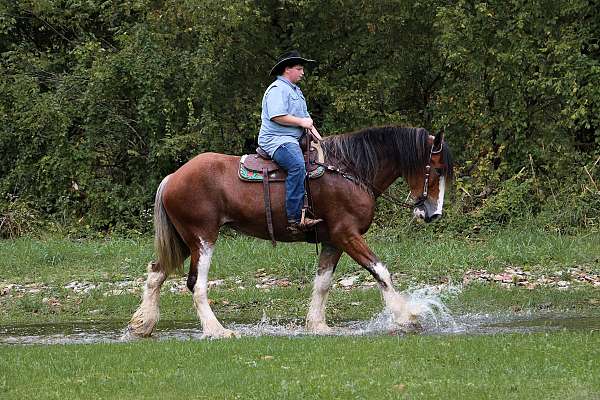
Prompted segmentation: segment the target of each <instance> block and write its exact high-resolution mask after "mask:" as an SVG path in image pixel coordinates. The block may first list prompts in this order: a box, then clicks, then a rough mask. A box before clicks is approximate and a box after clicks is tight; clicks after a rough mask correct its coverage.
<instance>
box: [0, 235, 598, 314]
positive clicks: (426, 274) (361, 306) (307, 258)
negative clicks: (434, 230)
mask: <svg viewBox="0 0 600 400" xmlns="http://www.w3.org/2000/svg"><path fill="white" fill-rule="evenodd" d="M368 241H369V243H370V244H371V245H372V247H373V249H374V250H375V252H376V253H377V254H378V255H379V256H380V258H381V259H382V260H384V262H386V264H387V265H388V266H389V268H390V270H391V271H392V273H394V274H395V284H396V285H397V286H398V287H399V288H400V289H407V288H414V287H419V286H422V285H445V286H447V287H458V288H459V289H460V290H458V291H454V292H452V293H450V291H449V293H447V294H445V302H446V304H447V305H449V306H450V308H451V310H452V311H453V312H494V311H507V310H508V311H511V312H512V311H515V312H518V311H521V310H538V309H544V310H548V309H552V310H560V311H572V312H579V313H594V312H600V311H599V307H600V287H599V286H594V283H593V282H592V281H589V282H587V281H583V282H582V281H580V280H578V278H577V277H576V275H575V274H574V273H572V272H569V271H571V270H573V269H576V270H577V271H579V272H581V271H584V272H585V273H586V274H587V277H590V279H597V277H598V273H599V272H600V250H599V249H600V238H599V237H598V235H579V236H560V235H553V234H548V233H545V232H542V231H533V232H532V231H525V230H511V231H504V232H500V233H499V234H497V235H494V236H487V237H486V236H480V237H475V238H472V237H460V236H453V237H450V236H445V237H431V236H425V235H421V236H417V237H412V238H403V239H402V240H400V239H398V238H396V237H394V236H387V235H383V234H379V235H372V236H370V237H369V238H368ZM0 253H1V254H2V255H3V257H1V258H0V290H2V296H0V309H2V311H3V312H2V313H1V314H0V324H4V325H6V324H11V323H17V322H19V323H27V322H28V321H31V320H35V321H36V322H43V321H48V322H52V321H55V322H60V321H64V320H89V319H116V320H123V321H126V320H127V319H128V318H129V316H130V315H131V313H132V312H133V310H134V309H135V307H136V305H137V303H138V301H139V296H140V294H141V288H142V285H143V277H144V272H145V265H146V264H147V263H148V261H149V260H151V259H152V257H153V255H152V241H151V238H138V239H123V238H112V239H105V240H69V239H65V238H46V239H44V240H39V239H28V238H22V239H18V240H12V241H0ZM316 262H317V256H316V255H315V253H314V247H313V246H311V245H307V244H279V245H278V246H277V248H275V249H273V248H272V247H271V246H270V244H269V243H268V242H265V241H259V240H255V239H251V238H246V237H222V238H221V239H220V240H219V242H218V244H217V248H216V251H215V255H214V258H213V265H212V268H211V274H210V279H211V280H212V281H214V282H215V283H217V285H215V286H214V287H213V288H212V289H211V291H210V297H211V300H212V301H213V308H214V309H215V312H216V313H217V315H218V316H219V317H220V318H222V319H223V320H224V321H225V322H227V321H231V322H248V321H254V320H256V319H259V318H260V316H261V315H262V313H263V312H265V313H267V315H269V316H271V317H281V318H288V319H302V318H304V316H305V313H306V308H307V302H308V298H309V295H310V288H311V282H312V277H313V275H314V271H315V268H316ZM186 269H187V266H186ZM514 269H517V270H519V271H521V273H522V275H521V276H517V275H513V276H512V278H511V276H509V277H508V282H506V281H505V282H501V281H493V280H490V281H482V280H481V279H472V280H470V281H469V282H467V277H469V276H470V275H469V273H470V272H469V271H483V270H485V271H487V272H488V273H489V275H491V276H496V275H493V274H502V273H503V271H506V270H511V271H512V270H514ZM579 272H578V273H579ZM581 273H583V272H581ZM477 274H480V272H477ZM524 274H527V275H524ZM498 276H500V275H498ZM547 277H552V278H553V279H554V281H553V282H550V283H543V282H545V281H544V279H545V280H548V279H547ZM594 277H595V278H594ZM346 278H350V279H351V281H352V284H351V285H349V286H343V285H342V284H341V283H343V282H341V281H342V280H343V279H346ZM513 278H518V279H522V278H523V279H524V278H527V279H528V280H529V281H531V282H533V284H532V285H530V286H532V287H529V288H528V287H527V286H525V285H523V283H524V282H517V281H515V282H512V280H511V279H513ZM469 279H470V278H469ZM503 279H504V278H503ZM536 280H537V281H541V282H542V283H543V284H539V285H537V284H536V282H537V281H536ZM559 280H560V281H561V282H562V283H561V284H564V285H566V286H565V287H559V286H557V285H556V283H557V282H558V281H559ZM184 282H185V279H182V278H180V277H174V278H173V279H171V280H169V281H167V283H166V284H165V285H164V286H163V290H162V304H161V305H162V308H161V311H162V316H163V318H164V319H175V320H181V319H194V318H195V316H194V311H193V309H192V307H191V298H190V295H189V293H188V292H187V291H186V289H185V285H184ZM373 283H374V282H373V281H372V279H371V278H370V276H369V275H368V274H367V273H366V272H364V271H362V269H361V268H360V267H359V266H358V265H357V264H356V263H354V262H353V261H352V260H351V259H349V258H348V257H347V256H343V257H342V260H341V262H340V266H339V268H338V270H337V271H336V284H335V286H334V288H333V290H332V295H331V298H330V303H329V304H330V307H329V308H328V318H329V319H330V320H332V321H343V320H350V319H357V318H368V317H369V316H372V315H373V314H374V313H376V312H378V311H379V310H381V300H380V296H379V291H378V290H377V289H376V288H375V287H373V286H372V285H373ZM443 295H444V294H443Z"/></svg>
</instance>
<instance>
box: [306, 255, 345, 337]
mask: <svg viewBox="0 0 600 400" xmlns="http://www.w3.org/2000/svg"><path fill="white" fill-rule="evenodd" d="M341 255H342V251H341V250H339V249H337V248H335V247H333V246H331V245H327V244H323V250H322V252H321V255H320V257H319V269H318V270H317V274H316V276H315V280H314V285H313V292H312V297H311V300H310V306H309V308H308V314H307V315H306V330H307V331H309V332H311V333H314V334H317V335H327V334H331V333H332V329H331V328H330V327H329V326H328V325H327V322H326V321H325V305H326V303H327V296H328V294H329V288H330V287H331V280H332V277H333V273H334V272H335V268H336V266H337V263H338V261H339V260H340V257H341Z"/></svg>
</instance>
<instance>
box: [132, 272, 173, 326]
mask: <svg viewBox="0 0 600 400" xmlns="http://www.w3.org/2000/svg"><path fill="white" fill-rule="evenodd" d="M165 279H167V274H166V272H165V271H163V269H162V268H161V265H160V263H158V262H154V261H153V262H151V263H149V264H148V278H147V279H146V285H145V286H144V294H143V295H142V303H141V304H140V306H139V307H138V309H137V310H136V311H135V313H134V314H133V316H132V317H131V320H130V321H129V325H128V326H127V333H126V334H125V336H126V337H127V336H133V337H148V336H150V335H152V331H153V330H154V327H155V326H156V323H157V322H158V319H159V317H160V312H159V307H158V302H159V298H160V287H161V286H162V284H163V283H164V281H165Z"/></svg>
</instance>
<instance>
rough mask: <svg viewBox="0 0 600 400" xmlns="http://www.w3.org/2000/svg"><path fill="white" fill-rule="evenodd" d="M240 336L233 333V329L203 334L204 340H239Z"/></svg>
mask: <svg viewBox="0 0 600 400" xmlns="http://www.w3.org/2000/svg"><path fill="white" fill-rule="evenodd" d="M239 337H240V334H239V333H238V332H236V331H232V330H231V329H226V328H223V329H219V330H217V331H213V332H204V333H203V334H202V337H201V338H202V339H210V340H212V339H229V338H239Z"/></svg>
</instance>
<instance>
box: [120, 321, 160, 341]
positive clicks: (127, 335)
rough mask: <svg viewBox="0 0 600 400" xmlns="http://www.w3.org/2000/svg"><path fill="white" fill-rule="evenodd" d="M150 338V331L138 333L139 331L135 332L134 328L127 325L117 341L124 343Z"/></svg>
mask: <svg viewBox="0 0 600 400" xmlns="http://www.w3.org/2000/svg"><path fill="white" fill-rule="evenodd" d="M151 336H152V331H150V332H149V333H148V331H143V332H139V330H136V329H135V328H134V327H132V326H131V325H129V326H127V328H125V330H124V331H123V334H122V335H121V337H120V338H119V339H120V340H122V341H124V342H129V341H132V340H138V339H145V338H149V337H151Z"/></svg>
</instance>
